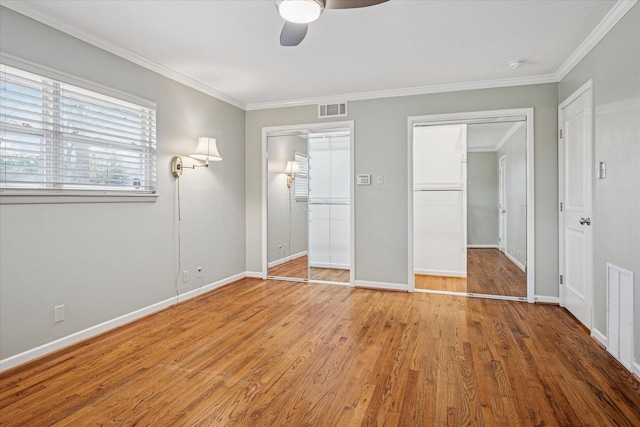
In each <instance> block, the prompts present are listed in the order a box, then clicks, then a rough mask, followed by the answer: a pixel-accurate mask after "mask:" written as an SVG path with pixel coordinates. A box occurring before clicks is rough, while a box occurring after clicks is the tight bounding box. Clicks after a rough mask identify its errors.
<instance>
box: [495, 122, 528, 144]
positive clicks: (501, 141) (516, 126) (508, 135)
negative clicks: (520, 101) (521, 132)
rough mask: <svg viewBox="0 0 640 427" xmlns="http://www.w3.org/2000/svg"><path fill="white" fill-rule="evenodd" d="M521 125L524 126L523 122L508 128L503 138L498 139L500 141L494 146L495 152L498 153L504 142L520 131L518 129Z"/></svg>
mask: <svg viewBox="0 0 640 427" xmlns="http://www.w3.org/2000/svg"><path fill="white" fill-rule="evenodd" d="M523 125H524V122H516V123H514V124H513V126H511V127H510V128H509V130H508V131H507V133H505V134H504V136H503V137H502V138H501V139H500V141H498V143H497V144H496V146H495V151H498V150H499V149H501V148H502V146H503V145H504V144H505V142H507V141H508V140H509V139H510V138H511V137H512V136H513V134H514V133H516V131H517V130H518V129H520V127H521V126H523Z"/></svg>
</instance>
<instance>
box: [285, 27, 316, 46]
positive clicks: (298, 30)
mask: <svg viewBox="0 0 640 427" xmlns="http://www.w3.org/2000/svg"><path fill="white" fill-rule="evenodd" d="M307 28H309V25H308V24H295V23H293V22H288V21H287V22H285V23H284V27H282V32H281V33H280V46H298V45H299V44H300V42H301V41H302V40H303V39H304V36H306V35H307Z"/></svg>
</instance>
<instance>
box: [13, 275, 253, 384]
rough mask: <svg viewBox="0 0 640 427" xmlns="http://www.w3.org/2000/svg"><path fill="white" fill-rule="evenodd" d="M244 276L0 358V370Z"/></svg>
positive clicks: (225, 280) (224, 280) (237, 276)
mask: <svg viewBox="0 0 640 427" xmlns="http://www.w3.org/2000/svg"><path fill="white" fill-rule="evenodd" d="M244 277H247V274H246V273H240V274H236V275H234V276H231V277H227V278H226V279H222V280H218V281H217V282H214V283H210V284H208V285H206V286H202V287H201V288H199V289H194V290H192V291H189V292H185V293H184V294H180V295H178V296H177V297H176V296H173V297H171V298H168V299H166V300H164V301H160V302H157V303H155V304H151V305H149V306H147V307H143V308H141V309H139V310H135V311H132V312H131V313H127V314H124V315H122V316H119V317H116V318H115V319H111V320H107V321H106V322H103V323H100V324H98V325H95V326H91V327H89V328H87V329H84V330H82V331H78V332H75V333H73V334H71V335H67V336H66V337H62V338H59V339H57V340H55V341H51V342H49V343H47V344H43V345H41V346H38V347H36V348H32V349H30V350H27V351H24V352H22V353H19V354H16V355H14V356H10V357H7V358H6V359H2V360H0V372H3V371H6V370H7V369H10V368H13V367H15V366H18V365H22V364H23V363H27V362H29V361H31V360H34V359H37V358H38V357H42V356H45V355H47V354H49V353H52V352H54V351H57V350H60V349H63V348H65V347H69V346H70V345H73V344H76V343H78V342H80V341H84V340H86V339H88V338H92V337H95V336H96V335H100V334H102V333H104V332H107V331H110V330H111V329H115V328H117V327H119V326H123V325H126V324H127V323H131V322H133V321H134V320H138V319H141V318H143V317H146V316H149V315H150V314H153V313H157V312H158V311H160V310H164V309H165V308H167V307H171V306H172V305H175V304H177V303H179V302H183V301H186V300H189V299H192V298H195V297H196V296H198V295H202V294H204V293H206V292H210V291H213V290H214V289H218V288H220V287H222V286H224V285H228V284H229V283H233V282H235V281H237V280H240V279H243V278H244Z"/></svg>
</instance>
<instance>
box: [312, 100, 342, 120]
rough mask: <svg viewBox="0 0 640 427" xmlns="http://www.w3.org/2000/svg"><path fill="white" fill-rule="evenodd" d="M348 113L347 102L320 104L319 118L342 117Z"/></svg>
mask: <svg viewBox="0 0 640 427" xmlns="http://www.w3.org/2000/svg"><path fill="white" fill-rule="evenodd" d="M346 115H347V103H346V102H339V103H337V104H318V118H319V119H324V118H328V117H342V116H346Z"/></svg>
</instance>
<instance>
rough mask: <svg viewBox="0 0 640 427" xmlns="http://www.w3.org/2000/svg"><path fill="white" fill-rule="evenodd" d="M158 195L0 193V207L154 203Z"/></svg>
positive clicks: (71, 191) (49, 192) (61, 192)
mask: <svg viewBox="0 0 640 427" xmlns="http://www.w3.org/2000/svg"><path fill="white" fill-rule="evenodd" d="M157 199H158V194H157V193H156V194H150V193H122V192H119V191H118V192H116V191H74V190H66V191H64V192H63V191H42V190H39V191H38V190H34V191H27V190H3V191H0V205H38V204H66V203H155V202H156V201H157Z"/></svg>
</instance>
